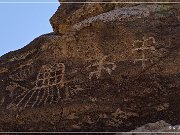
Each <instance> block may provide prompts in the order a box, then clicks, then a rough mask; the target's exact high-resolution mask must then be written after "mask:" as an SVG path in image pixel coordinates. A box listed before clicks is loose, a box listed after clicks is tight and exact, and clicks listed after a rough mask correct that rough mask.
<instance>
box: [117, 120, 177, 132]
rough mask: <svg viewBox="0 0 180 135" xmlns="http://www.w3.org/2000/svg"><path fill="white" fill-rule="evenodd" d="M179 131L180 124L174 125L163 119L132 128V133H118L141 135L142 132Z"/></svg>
mask: <svg viewBox="0 0 180 135" xmlns="http://www.w3.org/2000/svg"><path fill="white" fill-rule="evenodd" d="M179 131H180V126H179V125H175V126H172V125H171V124H168V123H166V122H165V121H162V120H161V121H158V122H156V123H148V124H146V125H144V126H141V127H139V128H137V129H135V130H132V131H131V133H128V134H127V133H119V134H116V135H139V134H142V133H141V132H146V135H152V134H153V135H159V134H160V135H170V134H171V135H177V132H179ZM173 132H174V133H173Z"/></svg>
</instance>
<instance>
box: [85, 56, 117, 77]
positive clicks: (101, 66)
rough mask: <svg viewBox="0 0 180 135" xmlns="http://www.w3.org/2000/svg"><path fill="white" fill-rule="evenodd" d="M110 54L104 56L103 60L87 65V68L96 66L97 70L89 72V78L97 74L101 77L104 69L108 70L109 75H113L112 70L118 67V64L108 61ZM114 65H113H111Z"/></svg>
mask: <svg viewBox="0 0 180 135" xmlns="http://www.w3.org/2000/svg"><path fill="white" fill-rule="evenodd" d="M107 57H108V56H104V57H103V58H102V59H101V60H99V61H98V62H96V63H94V64H93V65H90V66H88V67H87V69H90V68H94V67H96V68H97V70H96V71H93V72H91V73H90V74H89V79H92V77H93V76H94V75H95V76H96V78H97V79H99V78H100V76H101V72H102V71H103V70H104V71H106V72H108V74H109V75H111V73H112V71H113V70H115V69H116V65H115V64H114V63H113V62H106V59H107ZM110 66H112V67H110Z"/></svg>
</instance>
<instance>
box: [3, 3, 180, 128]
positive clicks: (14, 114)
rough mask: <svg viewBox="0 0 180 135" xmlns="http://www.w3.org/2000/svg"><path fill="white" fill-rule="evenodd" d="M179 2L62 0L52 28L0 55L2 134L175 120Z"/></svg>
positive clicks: (179, 108) (179, 94)
mask: <svg viewBox="0 0 180 135" xmlns="http://www.w3.org/2000/svg"><path fill="white" fill-rule="evenodd" d="M179 13H180V4H153V3H149V4H122V3H118V4H117V3H116V4H113V3H111V4H110V3H109V4H108V3H100V4H98V3H94V4H90V3H89V4H88V3H86V4H83V3H81V4H77V3H76V4H67V3H62V5H61V6H60V8H59V9H58V10H57V12H56V13H55V15H53V17H52V18H51V24H52V27H53V29H54V32H53V33H49V34H45V35H42V36H40V37H38V38H36V39H35V40H33V41H32V42H31V43H29V44H28V45H27V46H25V47H24V48H22V49H20V50H17V51H14V52H10V53H8V54H6V55H4V56H2V57H1V58H0V90H1V93H0V129H1V131H131V130H134V129H135V128H136V127H140V126H142V125H144V124H147V123H152V122H157V121H159V120H165V121H166V122H168V123H170V124H171V125H178V124H179V123H180V119H179V118H180V115H179V112H180V102H179V101H180V86H179V84H180V69H179V67H180V66H179V63H180V50H179V48H180V46H179V44H180V39H179V37H180V16H179Z"/></svg>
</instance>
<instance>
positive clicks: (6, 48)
mask: <svg viewBox="0 0 180 135" xmlns="http://www.w3.org/2000/svg"><path fill="white" fill-rule="evenodd" d="M49 1H51V2H58V0H0V56H2V55H4V54H6V53H8V52H10V51H14V50H17V49H20V48H22V47H24V46H25V45H27V44H28V43H29V42H31V41H32V40H33V39H35V38H36V37H38V36H40V35H42V34H46V33H49V32H52V31H53V30H52V27H51V25H50V22H49V19H50V17H51V16H52V15H53V14H54V13H55V11H56V10H57V8H58V6H59V3H51V4H50V3H48V4H47V3H38V4H35V3H31V4H29V3H28V4H27V3H26V4H22V3H16V4H15V3H2V2H49Z"/></svg>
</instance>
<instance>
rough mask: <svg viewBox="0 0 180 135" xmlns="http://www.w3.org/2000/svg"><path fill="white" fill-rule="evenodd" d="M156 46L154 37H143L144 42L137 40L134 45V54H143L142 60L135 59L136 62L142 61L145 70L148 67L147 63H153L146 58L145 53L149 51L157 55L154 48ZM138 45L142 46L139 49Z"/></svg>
mask: <svg viewBox="0 0 180 135" xmlns="http://www.w3.org/2000/svg"><path fill="white" fill-rule="evenodd" d="M154 44H156V41H155V38H154V37H148V38H145V37H143V40H135V41H134V43H133V47H134V49H132V53H135V52H137V53H138V52H140V53H141V54H142V58H138V59H135V60H134V62H137V61H141V62H142V68H143V69H144V68H145V67H146V61H150V62H151V63H153V60H152V59H149V58H146V56H145V53H146V51H148V50H149V51H151V52H152V53H155V52H156V49H155V47H154V46H153V45H154ZM138 45H140V47H137V46H138Z"/></svg>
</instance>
